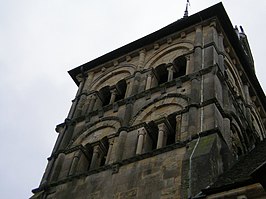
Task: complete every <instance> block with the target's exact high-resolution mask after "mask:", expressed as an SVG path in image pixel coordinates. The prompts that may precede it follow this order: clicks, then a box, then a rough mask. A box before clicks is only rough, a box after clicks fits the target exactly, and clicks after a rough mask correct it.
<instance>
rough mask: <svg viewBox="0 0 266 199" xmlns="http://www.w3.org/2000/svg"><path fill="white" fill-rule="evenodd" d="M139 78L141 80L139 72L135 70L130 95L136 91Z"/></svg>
mask: <svg viewBox="0 0 266 199" xmlns="http://www.w3.org/2000/svg"><path fill="white" fill-rule="evenodd" d="M140 80H141V73H140V72H139V71H137V72H136V73H135V77H134V81H133V85H132V92H131V95H135V94H137V93H138V90H139V84H140Z"/></svg>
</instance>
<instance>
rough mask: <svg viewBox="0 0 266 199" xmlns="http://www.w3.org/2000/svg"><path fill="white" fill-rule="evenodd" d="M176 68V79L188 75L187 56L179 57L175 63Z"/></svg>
mask: <svg viewBox="0 0 266 199" xmlns="http://www.w3.org/2000/svg"><path fill="white" fill-rule="evenodd" d="M173 65H174V68H175V72H174V79H175V78H178V77H181V76H184V75H186V68H187V59H186V57H185V56H179V57H177V58H176V59H175V60H174V61H173Z"/></svg>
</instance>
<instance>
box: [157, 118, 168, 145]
mask: <svg viewBox="0 0 266 199" xmlns="http://www.w3.org/2000/svg"><path fill="white" fill-rule="evenodd" d="M158 128H159V132H158V140H157V147H156V148H157V149H159V148H162V147H164V146H165V145H166V140H167V127H166V125H165V124H164V123H162V124H159V125H158Z"/></svg>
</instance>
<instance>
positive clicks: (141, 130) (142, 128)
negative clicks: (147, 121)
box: [138, 127, 146, 135]
mask: <svg viewBox="0 0 266 199" xmlns="http://www.w3.org/2000/svg"><path fill="white" fill-rule="evenodd" d="M145 134H146V129H145V128H144V127H141V128H139V129H138V135H145Z"/></svg>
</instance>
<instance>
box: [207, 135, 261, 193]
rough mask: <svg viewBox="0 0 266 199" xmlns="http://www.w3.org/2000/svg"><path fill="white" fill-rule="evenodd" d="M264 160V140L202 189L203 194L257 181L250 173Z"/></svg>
mask: <svg viewBox="0 0 266 199" xmlns="http://www.w3.org/2000/svg"><path fill="white" fill-rule="evenodd" d="M265 161H266V140H264V141H262V142H261V143H259V144H258V145H257V146H256V147H255V148H254V149H253V150H252V151H250V152H249V153H248V154H246V155H245V156H244V157H242V158H241V159H240V160H239V161H238V162H237V163H236V164H235V165H234V166H233V167H231V168H230V169H229V170H228V171H226V172H224V173H223V174H222V175H221V176H219V177H218V179H217V181H216V182H214V183H213V184H212V185H210V187H208V188H206V189H204V190H202V192H203V193H205V194H207V195H208V194H212V193H217V192H221V191H226V190H230V189H234V188H238V187H241V186H245V185H249V184H253V183H257V180H255V179H254V178H252V177H251V174H252V173H253V172H254V170H256V169H257V168H258V167H260V166H261V165H263V164H264V163H265Z"/></svg>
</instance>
